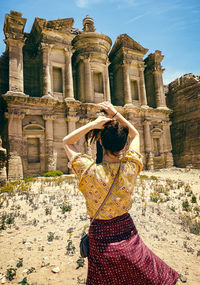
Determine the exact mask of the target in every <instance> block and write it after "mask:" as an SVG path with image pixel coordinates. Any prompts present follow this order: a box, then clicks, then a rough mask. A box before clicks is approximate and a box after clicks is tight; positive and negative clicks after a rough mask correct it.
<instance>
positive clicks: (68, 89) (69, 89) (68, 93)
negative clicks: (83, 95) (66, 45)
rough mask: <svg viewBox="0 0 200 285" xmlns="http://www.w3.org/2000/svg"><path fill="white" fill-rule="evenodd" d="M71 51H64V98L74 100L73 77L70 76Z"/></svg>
mask: <svg viewBox="0 0 200 285" xmlns="http://www.w3.org/2000/svg"><path fill="white" fill-rule="evenodd" d="M71 59H72V51H69V50H65V98H67V99H72V100H73V99H74V88H73V76H72V63H71Z"/></svg>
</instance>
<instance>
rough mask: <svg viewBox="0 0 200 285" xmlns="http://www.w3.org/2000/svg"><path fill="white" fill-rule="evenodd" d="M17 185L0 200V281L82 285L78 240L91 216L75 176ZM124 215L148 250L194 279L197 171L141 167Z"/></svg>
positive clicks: (199, 251)
mask: <svg viewBox="0 0 200 285" xmlns="http://www.w3.org/2000/svg"><path fill="white" fill-rule="evenodd" d="M15 184H16V185H15V186H13V185H11V186H7V191H9V192H12V190H13V189H15V192H17V194H15V195H14V194H12V195H8V194H1V198H0V219H1V220H0V257H1V258H0V283H2V284H24V285H25V284H30V285H31V284H34V285H43V284H44V285H55V284H66V285H75V284H85V280H86V275H87V259H82V258H80V256H79V242H80V237H81V235H82V233H83V232H84V231H87V227H88V226H89V221H88V217H87V214H86V208H85V204H84V198H83V197H82V195H81V194H80V193H79V192H78V190H77V188H76V183H75V182H74V179H73V177H71V176H70V177H65V176H64V177H61V178H56V179H55V178H52V179H49V178H48V179H42V178H41V179H40V178H38V179H37V180H36V181H32V182H26V183H25V182H23V181H18V182H16V183H15ZM9 187H10V188H9ZM4 190H5V189H4ZM130 213H131V215H132V217H133V219H134V222H135V224H136V226H137V229H138V231H139V233H140V236H141V237H142V239H143V240H144V242H145V243H146V244H147V245H148V246H149V248H150V249H152V250H153V251H154V252H155V253H156V254H157V255H158V256H159V257H160V258H162V259H163V260H164V261H165V262H166V263H167V264H169V265H170V266H172V267H173V268H174V269H176V270H177V271H178V272H180V273H182V274H183V275H185V276H186V277H187V279H188V282H187V284H189V285H199V284H200V170H193V169H177V168H172V169H165V170H164V169H163V170H160V171H153V172H149V171H143V172H142V173H141V176H140V177H139V178H138V181H137V187H136V188H135V191H134V195H133V207H132V209H131V211H130Z"/></svg>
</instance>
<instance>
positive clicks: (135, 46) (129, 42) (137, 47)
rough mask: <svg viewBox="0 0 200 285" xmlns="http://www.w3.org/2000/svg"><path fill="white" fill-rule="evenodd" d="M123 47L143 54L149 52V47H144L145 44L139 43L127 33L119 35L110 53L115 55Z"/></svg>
mask: <svg viewBox="0 0 200 285" xmlns="http://www.w3.org/2000/svg"><path fill="white" fill-rule="evenodd" d="M121 48H128V49H130V50H133V51H136V52H139V53H141V54H143V55H145V54H146V53H147V52H148V49H146V48H144V47H143V46H141V44H139V43H138V42H136V41H135V40H134V39H132V38H131V37H129V36H128V35H127V34H122V35H119V36H118V37H117V39H116V41H115V43H114V45H113V48H112V50H111V52H110V55H111V56H112V55H114V54H115V53H117V51H119V50H120V49H121Z"/></svg>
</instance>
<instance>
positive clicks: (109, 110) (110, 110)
mask: <svg viewBox="0 0 200 285" xmlns="http://www.w3.org/2000/svg"><path fill="white" fill-rule="evenodd" d="M98 106H100V107H101V108H102V109H103V110H104V111H105V112H106V116H107V117H108V118H111V119H112V117H114V116H115V114H116V113H117V110H116V109H115V107H114V106H113V105H112V104H111V103H110V102H107V101H105V102H102V103H99V104H98Z"/></svg>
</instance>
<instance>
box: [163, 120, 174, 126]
mask: <svg viewBox="0 0 200 285" xmlns="http://www.w3.org/2000/svg"><path fill="white" fill-rule="evenodd" d="M171 124H172V122H171V121H163V122H161V125H162V126H171Z"/></svg>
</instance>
